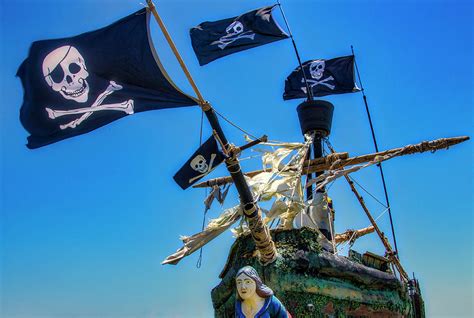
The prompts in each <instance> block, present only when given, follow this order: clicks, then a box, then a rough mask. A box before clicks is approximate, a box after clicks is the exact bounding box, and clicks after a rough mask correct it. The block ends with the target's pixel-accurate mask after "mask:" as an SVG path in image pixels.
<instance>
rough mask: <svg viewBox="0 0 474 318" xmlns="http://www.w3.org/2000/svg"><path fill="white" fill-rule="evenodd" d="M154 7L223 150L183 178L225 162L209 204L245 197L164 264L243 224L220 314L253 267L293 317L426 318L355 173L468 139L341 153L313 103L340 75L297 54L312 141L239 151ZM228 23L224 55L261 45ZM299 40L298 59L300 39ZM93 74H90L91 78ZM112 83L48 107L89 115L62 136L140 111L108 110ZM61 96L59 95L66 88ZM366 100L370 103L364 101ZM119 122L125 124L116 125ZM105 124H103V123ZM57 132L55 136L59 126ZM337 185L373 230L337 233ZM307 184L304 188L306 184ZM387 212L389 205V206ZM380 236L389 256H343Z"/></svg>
mask: <svg viewBox="0 0 474 318" xmlns="http://www.w3.org/2000/svg"><path fill="white" fill-rule="evenodd" d="M147 4H148V10H149V11H148V12H147V18H148V14H149V12H151V13H152V14H153V15H154V17H155V18H156V20H157V22H158V24H159V26H160V28H161V30H162V31H163V33H164V35H165V37H166V39H167V41H168V43H169V45H170V47H171V48H172V50H173V52H174V53H175V55H176V58H177V59H178V61H179V63H180V65H181V67H182V69H183V71H184V72H185V74H186V77H187V78H188V80H189V82H190V84H191V86H192V87H193V90H194V91H195V93H196V96H197V98H196V101H197V103H198V104H199V106H200V107H201V109H202V110H203V112H204V114H205V116H206V117H207V119H208V120H209V123H210V125H211V126H212V129H213V135H214V136H213V138H211V139H210V140H214V143H215V142H218V143H219V144H220V148H221V151H222V153H223V156H222V158H221V159H220V160H215V158H216V157H217V156H216V155H215V154H211V157H210V158H211V159H210V160H207V159H206V158H205V156H203V155H201V154H195V155H193V156H192V158H191V159H190V161H189V164H187V165H188V166H191V168H192V169H193V170H195V171H196V172H197V174H195V175H193V176H191V177H190V178H189V180H185V183H187V186H189V185H190V184H192V183H193V182H195V181H196V180H198V179H199V178H201V177H203V176H205V175H206V174H208V173H209V172H210V171H211V170H212V169H213V168H214V167H215V166H216V165H217V164H218V163H217V161H220V162H222V161H224V162H225V165H226V167H227V169H228V171H229V176H224V177H221V178H217V179H212V180H208V181H205V182H201V183H199V184H196V185H194V186H195V187H210V188H211V189H212V190H211V194H210V195H209V197H208V198H207V199H206V202H205V203H206V205H207V206H210V205H211V204H212V201H213V200H214V199H215V198H217V199H218V200H221V201H222V200H223V199H224V197H225V191H222V188H221V187H224V186H225V185H227V184H233V185H234V186H235V188H236V189H237V192H238V194H239V198H240V204H239V205H237V206H235V207H233V208H231V209H228V210H226V211H225V212H224V213H223V214H222V215H221V216H220V217H218V218H217V219H214V220H211V222H209V224H208V225H207V227H206V228H205V229H204V230H203V231H202V232H200V233H197V234H195V235H193V236H190V237H185V238H183V242H184V246H183V247H182V248H181V249H179V250H178V251H177V252H176V253H174V254H172V255H170V256H169V257H168V258H167V259H166V260H165V261H164V263H165V264H177V263H178V262H179V261H180V260H181V259H182V258H183V257H185V256H188V255H190V254H192V253H193V252H195V251H197V250H199V248H201V247H202V246H204V245H205V244H206V243H208V242H209V241H210V240H212V239H214V238H216V237H217V236H218V235H219V234H221V233H222V232H224V231H225V230H227V229H229V228H230V227H231V226H233V225H234V224H237V222H238V221H239V220H240V221H241V222H240V224H238V225H237V227H236V228H235V229H234V233H235V234H236V236H237V239H236V241H235V243H234V244H233V246H232V247H231V250H230V252H229V256H228V259H227V262H226V264H225V267H224V269H223V270H222V272H221V274H220V278H221V279H222V281H221V283H220V284H219V285H218V286H216V287H215V288H214V289H213V291H212V301H213V305H214V309H215V314H216V316H217V317H233V316H234V301H235V286H234V277H235V273H236V272H237V270H238V269H239V268H241V267H242V266H245V265H251V266H253V267H255V268H256V269H257V270H258V271H259V272H260V274H261V276H262V278H263V279H264V280H265V282H266V283H267V284H268V285H269V286H271V287H272V289H273V290H274V291H275V293H276V295H277V296H278V298H279V299H280V300H281V301H282V302H283V303H284V304H285V305H286V306H287V308H288V309H289V311H290V312H291V313H292V314H293V315H294V316H295V317H324V316H338V317H346V316H349V317H360V316H377V317H424V308H423V299H422V297H421V292H420V288H419V285H418V281H417V280H416V279H415V278H414V277H413V278H411V277H409V275H408V274H407V272H406V270H405V269H404V267H403V266H402V264H401V262H400V259H399V257H398V254H397V250H396V246H395V249H394V248H392V246H391V243H390V242H389V240H388V239H387V237H386V236H385V234H384V233H383V232H382V230H381V229H380V227H379V225H378V224H377V221H376V218H374V217H373V215H372V214H371V212H370V211H369V209H368V208H367V206H366V204H365V202H364V200H363V198H362V196H361V195H360V194H359V192H358V190H357V188H356V187H355V186H354V183H353V180H352V179H351V178H350V173H353V172H356V171H358V170H360V169H363V168H367V167H370V166H374V165H378V166H379V168H380V169H381V165H380V164H381V163H382V162H383V161H386V160H389V159H392V158H394V157H397V156H402V155H408V154H414V153H421V152H425V151H431V152H434V151H436V150H439V149H444V148H448V147H450V146H453V145H455V144H458V143H460V142H463V141H465V140H467V139H469V138H468V137H457V138H445V139H439V140H434V141H429V142H422V143H419V144H416V145H408V146H405V147H401V148H396V149H390V150H386V151H378V149H377V152H376V153H373V154H367V155H360V156H350V155H349V154H348V153H344V152H336V150H335V149H334V148H333V147H332V145H331V143H330V142H329V136H330V133H331V123H332V117H333V108H334V106H333V105H332V104H331V103H329V102H327V101H324V100H315V99H314V96H313V95H312V94H313V92H314V89H315V88H319V87H321V88H322V89H325V90H327V89H330V90H332V89H334V86H335V85H333V82H331V81H333V80H334V77H332V75H331V76H325V68H326V66H327V65H326V64H325V62H324V61H321V60H316V61H311V62H310V63H308V64H306V65H305V66H306V67H307V69H308V72H309V73H308V74H309V76H310V78H307V74H306V73H305V71H304V68H303V64H302V63H301V61H300V59H299V55H298V54H297V57H298V61H299V64H300V68H299V70H298V69H297V70H295V71H296V74H298V73H299V72H300V73H301V75H302V77H303V78H301V77H299V78H297V81H296V82H297V84H298V85H299V86H301V84H303V86H302V87H299V86H298V89H297V91H298V93H301V92H302V93H304V94H305V95H304V97H305V98H306V99H307V100H306V101H305V102H303V103H302V104H300V106H299V107H298V109H297V113H298V118H299V121H300V125H301V132H302V134H303V135H304V142H303V143H288V142H269V141H268V140H267V139H266V138H260V139H253V140H249V142H248V144H246V145H244V146H242V147H236V146H234V145H232V144H231V143H230V142H229V141H228V140H227V138H226V136H225V134H224V132H223V130H222V128H221V126H220V123H219V120H218V117H217V115H216V112H215V111H214V109H213V107H212V106H211V104H210V103H209V102H207V101H206V99H204V97H203V96H202V94H201V92H200V91H199V89H198V88H197V85H196V84H195V82H194V80H193V78H192V77H191V75H190V73H189V71H188V69H187V68H186V65H185V64H184V61H183V60H182V58H181V57H180V55H179V53H178V51H177V49H176V47H175V45H174V43H173V41H172V40H171V37H170V35H169V34H168V32H167V30H166V28H165V26H164V24H163V22H162V20H161V18H160V17H159V15H158V13H157V11H156V8H155V6H154V5H153V3H152V2H151V1H147ZM280 8H281V7H280ZM258 12H259V14H260V15H261V16H262V17H264V20H268V21H269V20H270V18H269V16H268V14H269V13H268V12H269V11H268V8H265V9H264V10H259V11H258ZM270 12H271V9H270ZM283 17H284V15H283ZM231 20H232V19H231ZM285 21H286V18H285ZM228 22H229V24H228V25H227V24H226V25H225V28H224V30H225V34H224V35H222V36H221V37H220V38H219V39H218V41H213V42H212V43H214V44H215V45H216V46H217V47H218V48H219V49H220V50H224V49H227V48H229V47H231V45H232V44H233V43H235V42H236V41H243V40H248V41H253V40H255V39H256V38H257V37H256V35H255V34H250V33H248V32H247V31H244V24H243V23H242V22H240V21H235V19H234V20H232V21H228ZM226 23H227V22H226ZM143 34H146V32H143ZM290 35H291V33H290ZM279 38H284V37H283V36H280V37H279ZM291 38H292V36H291ZM271 40H275V39H271ZM268 41H269V42H271V41H270V40H268ZM144 42H146V41H144ZM269 42H266V43H269ZM146 43H148V42H146ZM292 43H293V45H294V47H295V52H296V53H297V50H296V45H295V43H294V40H293V38H292ZM250 47H252V46H250ZM73 49H74V47H73V46H71V45H70V44H68V45H65V46H61V47H59V48H58V49H57V50H59V51H61V52H59V53H57V51H52V52H53V53H54V54H53V55H54V57H56V56H57V55H58V54H59V55H60V56H62V58H60V59H56V60H54V61H52V62H51V64H52V66H51V67H46V68H45V69H46V71H47V72H45V73H44V74H43V76H42V77H41V75H40V77H41V79H42V80H46V81H48V80H49V79H50V78H51V81H50V82H48V85H50V86H51V88H52V89H53V90H55V91H56V89H55V87H54V86H55V84H54V83H56V82H55V81H54V78H53V77H55V76H54V74H53V73H54V69H57V68H58V65H60V66H61V67H62V64H61V63H63V62H68V61H67V60H66V61H65V57H67V56H70V55H69V54H70V53H71V54H72V55H74V57H75V58H77V60H78V61H82V62H78V63H76V64H78V65H79V66H81V65H80V64H81V63H82V64H83V60H84V59H83V58H82V56H80V53H79V52H77V53H75V52H74V50H73ZM62 51H65V52H62ZM73 53H75V54H73ZM231 53H232V52H231ZM44 61H45V63H46V66H48V65H49V64H50V63H49V59H47V58H45V59H44ZM71 64H72V61H71ZM351 64H352V63H351ZM25 65H26V64H25ZM92 68H93V67H90V69H89V71H91V69H92ZM64 69H65V71H64V72H63V73H64V74H63V76H60V77H63V78H64V80H66V79H67V76H68V73H67V72H68V70H69V68H64ZM80 70H81V71H83V70H85V66H84V65H82V67H81V68H80ZM43 71H44V70H43ZM76 74H77V72H76ZM82 76H83V78H82V82H78V84H80V85H79V86H77V87H76V88H75V90H74V91H72V92H71V95H77V96H85V95H82V94H85V93H83V91H85V92H88V90H89V88H88V86H87V87H86V85H85V84H84V83H87V82H85V79H86V78H87V76H89V74H85V73H84V75H82ZM70 77H71V76H70ZM38 82H42V81H41V80H39V81H38ZM43 84H44V83H43ZM104 85H105V86H104V88H105V91H103V92H102V93H101V94H99V97H98V98H97V100H96V102H94V103H93V104H92V106H91V107H88V108H83V109H82V108H79V109H75V110H73V111H72V112H71V111H68V112H67V113H64V111H63V112H61V110H55V109H51V108H46V109H45V110H46V111H47V114H48V116H49V118H50V119H55V118H57V117H62V116H63V115H64V116H66V115H70V114H73V115H77V114H80V115H81V117H79V118H77V119H76V120H74V121H71V122H69V123H66V124H65V125H63V126H60V129H61V130H65V131H69V130H67V129H69V128H71V129H75V128H76V127H77V126H78V125H81V123H82V122H84V121H86V123H87V119H88V118H89V117H91V116H93V114H92V113H93V112H100V111H102V110H104V109H105V108H108V109H109V110H118V111H120V112H123V113H124V114H120V116H122V115H123V116H125V114H129V113H132V112H133V111H132V110H133V103H131V102H125V103H120V104H107V105H102V106H101V103H102V101H103V99H104V98H105V97H106V96H107V95H110V94H111V93H112V92H113V91H120V90H122V86H121V85H120V84H117V83H115V82H113V81H106V82H105V84H104ZM160 89H162V87H160ZM346 89H348V90H349V91H355V90H357V87H355V86H354V85H353V81H352V84H351V83H350V85H349V87H348V88H346ZM57 90H58V92H59V91H60V89H59V88H58V89H57ZM60 92H62V91H60ZM86 95H87V94H86ZM296 96H297V97H298V96H299V95H296ZM65 98H66V97H65ZM77 99H78V100H77V101H76V102H81V103H82V102H83V100H81V99H80V97H79V98H77ZM193 101H194V99H191V100H188V99H186V100H184V99H183V100H180V101H179V103H178V102H177V104H181V105H192V104H193V103H192V102H193ZM364 101H366V99H365V95H364ZM106 106H107V107H106ZM135 106H136V105H135ZM366 106H367V105H366ZM130 109H132V110H130ZM41 111H43V109H42V110H41ZM127 111H128V113H127ZM43 115H44V114H43ZM117 118H119V117H117V116H116V117H114V118H112V119H113V120H115V119H117ZM107 120H108V119H107ZM108 121H109V120H108ZM102 124H103V123H99V126H100V125H102ZM99 126H98V127H99ZM55 129H56V130H57V128H56V127H55ZM92 129H94V128H92ZM89 130H90V129H89ZM87 131H88V130H84V131H81V132H80V133H84V132H87ZM70 136H72V134H71V135H69V136H60V137H58V138H57V140H59V139H64V138H66V137H70ZM257 144H259V145H261V146H269V147H272V148H273V149H272V150H266V151H263V156H262V160H263V169H262V170H258V171H252V172H249V173H244V172H243V171H242V169H241V166H240V162H239V155H240V153H241V152H242V151H244V150H245V149H248V148H250V147H252V146H255V145H257ZM324 147H326V148H327V149H329V150H330V154H328V155H324V154H323V153H324V152H323V149H324ZM213 155H214V157H213ZM337 178H344V179H346V180H347V181H348V183H349V186H350V188H351V190H352V192H353V193H354V194H355V196H356V197H357V200H358V201H359V203H360V205H361V207H362V210H363V211H364V213H365V214H366V216H367V218H368V220H369V222H370V224H371V226H370V227H368V228H364V229H360V230H348V231H346V232H344V233H340V234H337V233H335V231H334V209H333V207H332V200H331V199H330V198H329V196H328V191H327V189H326V186H327V185H328V184H329V183H330V182H332V181H334V180H336V179H337ZM304 180H306V183H304V182H303V181H304ZM226 189H228V188H226ZM262 202H269V203H270V205H269V206H270V208H269V209H268V210H264V209H262V208H261V207H260V204H261V203H262ZM387 206H388V207H389V205H388V204H387ZM273 225H274V226H273ZM374 232H375V233H376V235H377V236H378V237H379V239H380V241H381V243H382V245H383V246H384V249H385V252H386V253H385V255H376V254H374V253H371V252H366V253H364V254H361V253H358V252H356V251H353V250H350V251H349V254H348V255H347V256H343V255H341V254H340V253H339V249H338V245H339V244H345V243H346V242H349V243H350V244H352V243H353V242H354V241H355V240H356V239H357V238H359V237H361V236H363V235H367V234H370V233H374Z"/></svg>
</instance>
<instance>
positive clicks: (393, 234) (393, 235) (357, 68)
mask: <svg viewBox="0 0 474 318" xmlns="http://www.w3.org/2000/svg"><path fill="white" fill-rule="evenodd" d="M351 51H352V55H353V56H354V64H355V67H356V71H357V77H358V78H359V83H360V90H361V92H362V97H363V99H364V104H365V110H366V112H367V117H368V119H369V124H370V131H371V132H372V139H373V141H374V146H375V151H376V152H379V147H378V145H377V139H376V138H375V131H374V125H373V124H372V118H371V116H370V111H369V105H368V103H367V96H365V91H364V86H363V85H362V79H361V78H360V73H359V67H358V66H357V61H356V59H355V54H354V47H353V46H352V45H351ZM378 167H379V170H380V176H381V178H382V185H383V191H384V194H385V202H387V209H388V216H389V218H390V227H391V230H392V237H393V244H394V246H395V253H396V257H399V255H398V247H397V238H396V236H395V228H394V225H393V219H392V208H391V207H390V202H389V200H388V191H387V185H386V183H385V176H384V174H383V169H382V163H379V164H378Z"/></svg>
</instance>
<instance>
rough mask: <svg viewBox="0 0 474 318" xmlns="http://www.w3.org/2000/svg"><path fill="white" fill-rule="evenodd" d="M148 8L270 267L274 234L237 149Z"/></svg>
mask: <svg viewBox="0 0 474 318" xmlns="http://www.w3.org/2000/svg"><path fill="white" fill-rule="evenodd" d="M147 5H148V8H149V9H150V11H151V12H152V13H153V16H154V17H155V19H156V21H157V22H158V25H159V27H160V29H161V31H162V32H163V34H164V36H165V38H166V41H167V42H168V45H169V46H170V47H171V50H172V51H173V53H174V55H175V56H176V59H177V60H178V62H179V64H180V66H181V68H182V69H183V72H184V74H186V77H187V78H188V81H189V83H190V84H191V86H192V88H193V90H194V92H195V93H196V95H197V97H198V100H199V106H200V107H201V109H202V110H203V111H204V113H205V114H206V117H207V119H208V121H209V123H210V125H211V127H212V129H213V130H214V131H215V132H216V134H217V136H218V137H219V140H220V142H222V144H223V145H224V148H223V150H224V151H226V152H227V153H228V154H229V156H228V158H227V159H226V160H225V163H226V166H227V170H229V173H230V175H231V177H232V180H233V181H234V183H235V187H236V188H237V191H238V193H239V196H240V203H241V206H242V210H243V214H244V216H245V217H246V220H247V223H248V226H249V229H250V232H251V235H252V238H253V240H254V241H255V246H256V247H257V249H258V251H259V252H260V262H261V263H262V264H263V265H267V264H270V263H272V262H273V261H274V260H275V259H276V256H277V251H276V248H275V243H274V242H273V240H272V238H271V236H270V230H269V229H268V227H267V226H266V225H265V223H263V221H262V212H261V210H260V208H259V206H258V204H257V202H255V201H254V198H253V195H252V192H251V191H250V189H249V186H248V184H247V181H246V180H245V178H244V174H243V173H242V170H241V167H240V163H239V160H238V159H237V154H238V150H237V149H236V148H235V147H234V146H232V145H230V144H229V142H228V141H227V138H226V136H225V135H224V131H223V130H222V127H221V125H220V124H219V121H218V119H217V116H216V113H215V112H214V110H213V108H212V106H211V104H209V102H207V101H206V100H205V99H204V98H203V96H202V94H201V92H200V91H199V89H198V87H197V85H196V83H195V82H194V80H193V78H192V76H191V73H190V72H189V70H188V68H187V67H186V64H184V61H183V59H182V58H181V55H180V54H179V52H178V49H177V48H176V45H175V44H174V42H173V40H172V39H171V36H170V34H169V33H168V30H167V29H166V27H165V25H164V23H163V21H162V20H161V18H160V16H159V15H158V12H157V11H156V7H155V5H154V4H153V1H152V0H147Z"/></svg>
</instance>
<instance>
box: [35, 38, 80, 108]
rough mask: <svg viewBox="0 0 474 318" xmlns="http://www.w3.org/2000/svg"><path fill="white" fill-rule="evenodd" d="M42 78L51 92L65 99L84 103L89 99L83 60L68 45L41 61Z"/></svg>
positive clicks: (77, 52)
mask: <svg viewBox="0 0 474 318" xmlns="http://www.w3.org/2000/svg"><path fill="white" fill-rule="evenodd" d="M43 76H44V79H45V80H46V82H47V83H48V85H49V86H50V87H51V88H52V89H53V91H55V92H58V93H60V94H61V96H62V97H64V98H65V99H69V100H73V101H76V102H78V103H85V102H87V99H88V98H89V84H88V83H87V77H88V76H89V73H88V72H87V68H86V64H85V61H84V58H83V57H82V55H81V53H79V51H78V50H77V49H76V48H75V47H73V46H70V45H66V46H61V47H59V48H57V49H55V50H53V51H52V52H50V53H49V54H48V55H47V56H46V57H45V58H44V60H43Z"/></svg>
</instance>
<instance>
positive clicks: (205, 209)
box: [196, 112, 209, 268]
mask: <svg viewBox="0 0 474 318" xmlns="http://www.w3.org/2000/svg"><path fill="white" fill-rule="evenodd" d="M203 113H204V112H203ZM204 197H205V198H206V197H207V188H206V189H205V191H204ZM207 211H209V210H208V208H207V207H205V208H204V215H203V217H202V227H201V232H202V231H204V226H205V225H206V215H207ZM201 263H202V247H201V248H200V249H199V257H198V260H197V262H196V268H201Z"/></svg>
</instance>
